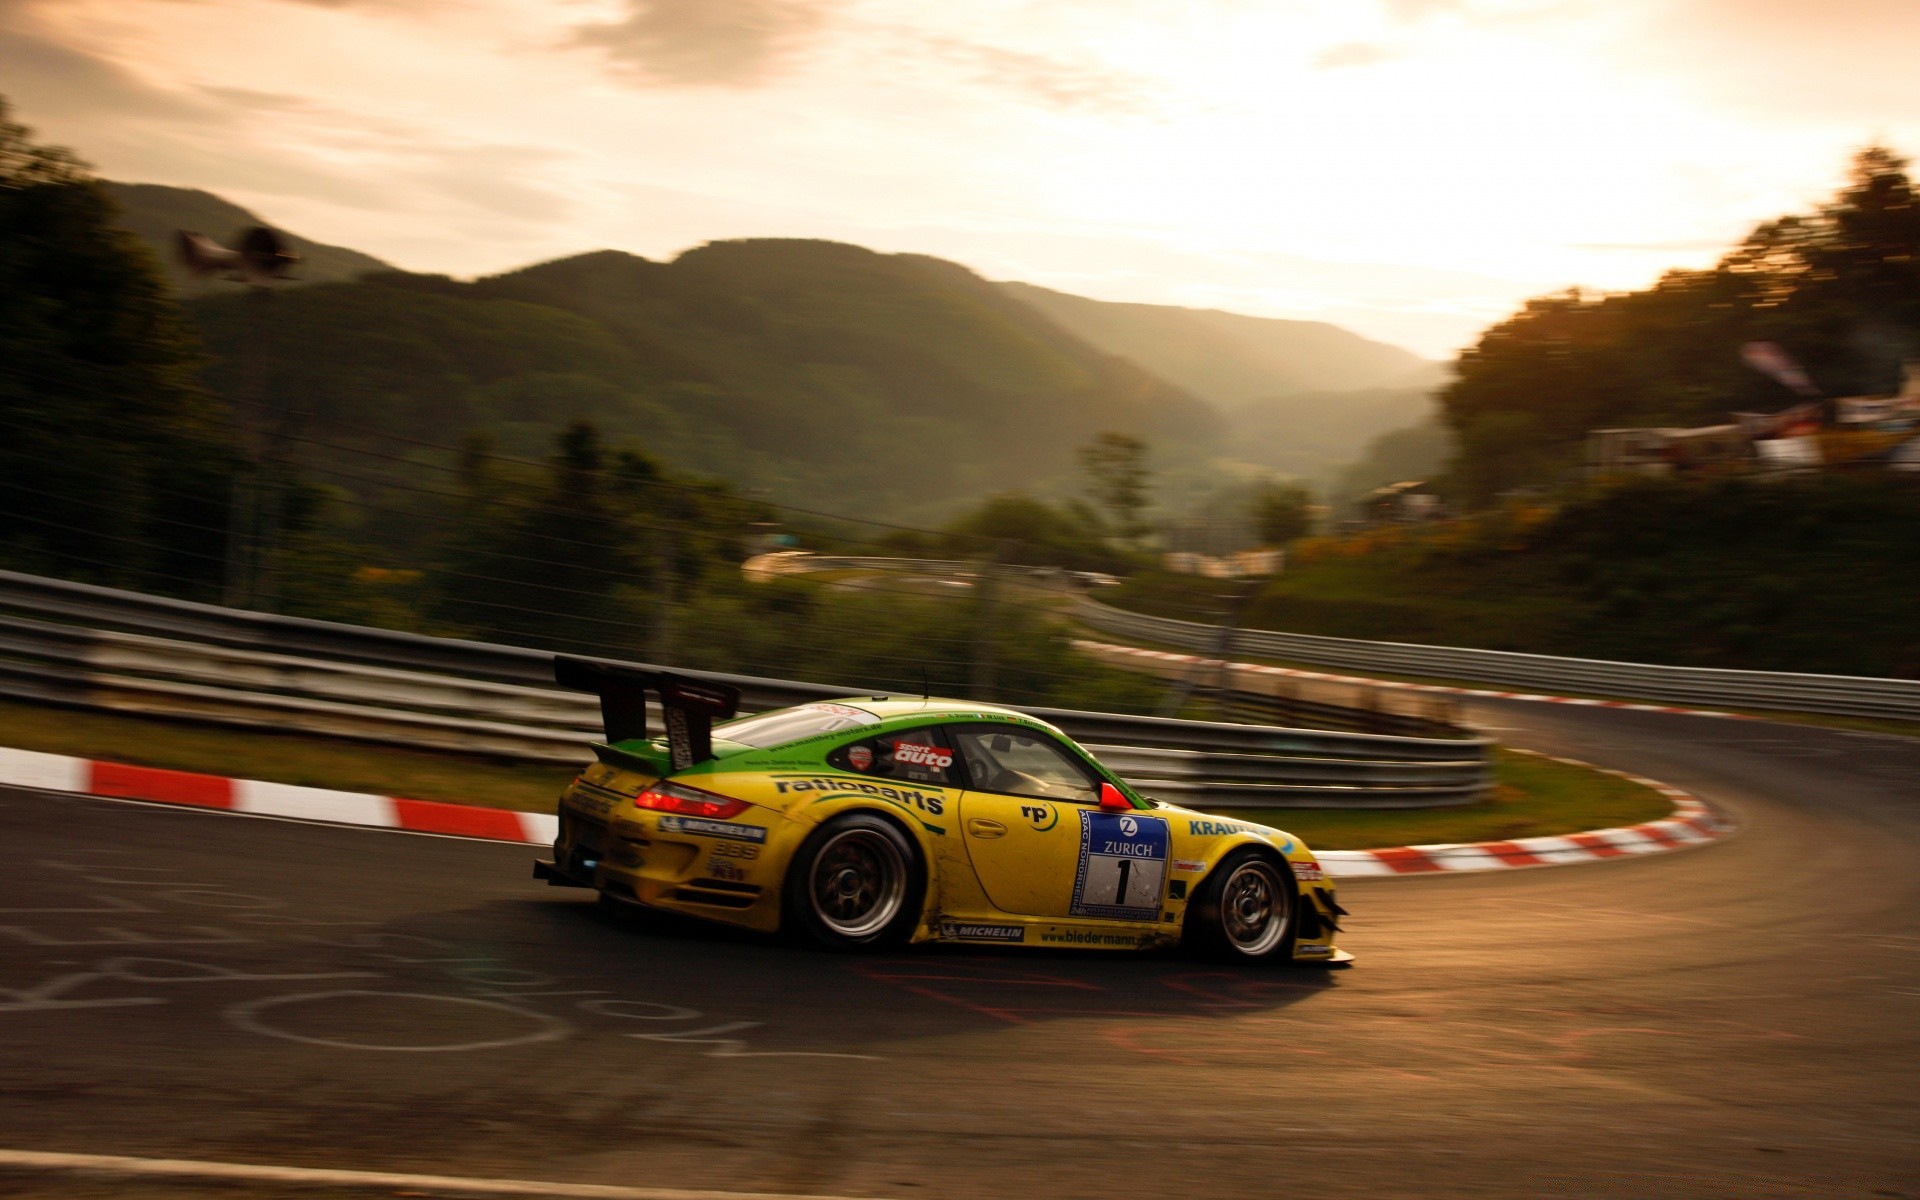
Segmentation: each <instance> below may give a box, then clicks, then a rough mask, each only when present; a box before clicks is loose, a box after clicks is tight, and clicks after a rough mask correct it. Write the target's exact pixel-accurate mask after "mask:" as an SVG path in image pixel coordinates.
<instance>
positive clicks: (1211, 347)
mask: <svg viewBox="0 0 1920 1200" xmlns="http://www.w3.org/2000/svg"><path fill="white" fill-rule="evenodd" d="M997 286H999V287H1000V288H1001V290H1003V291H1005V292H1006V293H1007V294H1008V295H1011V296H1015V297H1017V298H1019V299H1020V300H1022V301H1024V302H1025V303H1027V304H1031V305H1032V306H1033V307H1035V308H1037V309H1039V310H1040V311H1041V312H1043V313H1045V314H1047V316H1049V317H1051V318H1053V320H1054V321H1056V322H1058V323H1059V324H1060V325H1061V326H1062V327H1063V328H1065V329H1068V330H1070V331H1072V332H1073V333H1075V334H1076V335H1078V336H1080V337H1082V338H1084V339H1086V340H1087V341H1088V342H1091V343H1092V344H1093V345H1095V346H1098V347H1100V348H1101V349H1102V350H1105V351H1107V352H1108V353H1109V354H1124V355H1126V356H1127V357H1128V358H1131V359H1133V360H1134V361H1135V362H1137V363H1139V364H1140V365H1141V366H1143V367H1145V368H1146V369H1147V370H1149V371H1152V372H1153V373H1154V374H1156V375H1158V376H1160V377H1161V378H1162V379H1165V380H1167V381H1168V382H1170V383H1175V384H1178V385H1179V386H1181V387H1183V388H1185V389H1187V390H1188V391H1190V392H1192V393H1193V394H1194V395H1196V396H1199V397H1201V398H1202V399H1204V400H1210V401H1212V402H1213V403H1215V404H1218V405H1219V406H1220V407H1222V408H1226V409H1234V408H1239V407H1241V406H1243V405H1245V404H1247V403H1248V402H1249V401H1255V400H1261V399H1265V398H1267V397H1271V396H1285V395H1297V394H1301V393H1309V392H1348V391H1358V390H1360V389H1363V388H1399V387H1413V386H1431V385H1434V384H1437V383H1439V382H1440V381H1441V373H1440V366H1439V364H1438V363H1434V362H1430V361H1428V360H1427V359H1424V358H1421V357H1420V356H1418V355H1416V354H1414V353H1413V352H1412V351H1410V350H1403V349H1401V348H1400V347H1398V346H1389V345H1387V344H1386V343H1385V342H1376V341H1372V340H1370V339H1367V338H1363V337H1361V336H1360V335H1359V334H1357V333H1353V332H1351V331H1349V330H1345V329H1342V328H1340V327H1339V326H1338V325H1328V324H1326V323H1325V322H1321V321H1285V320H1280V319H1278V318H1274V317H1249V316H1245V315H1243V314H1240V313H1230V312H1221V311H1219V310H1218V309H1210V308H1180V307H1177V306H1174V305H1170V304H1124V303H1116V302H1113V301H1107V300H1089V299H1088V298H1086V297H1085V296H1073V295H1068V294H1067V293H1065V292H1056V291H1052V290H1050V289H1048V288H1043V287H1035V286H1034V285H1033V284H1030V283H1002V284H999V285H997Z"/></svg>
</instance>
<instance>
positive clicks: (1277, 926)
mask: <svg viewBox="0 0 1920 1200" xmlns="http://www.w3.org/2000/svg"><path fill="white" fill-rule="evenodd" d="M1293 900H1294V886H1293V875H1292V873H1291V872H1289V871H1288V870H1287V868H1286V867H1285V866H1284V865H1283V864H1282V863H1281V862H1280V861H1279V860H1278V859H1276V858H1274V857H1273V856H1272V855H1269V854H1265V853H1262V852H1261V851H1259V850H1253V849H1248V850H1242V851H1239V852H1238V853H1236V854H1233V855H1230V856H1229V857H1228V858H1227V860H1226V861H1225V862H1223V863H1221V864H1220V865H1219V866H1218V867H1216V868H1214V871H1213V874H1211V875H1209V876H1208V877H1207V881H1206V883H1205V884H1203V885H1202V887H1201V890H1200V895H1199V897H1198V898H1197V899H1196V900H1195V902H1194V904H1193V905H1192V906H1191V907H1190V908H1189V909H1188V910H1187V924H1186V937H1187V941H1188V942H1189V943H1191V944H1192V945H1194V946H1195V947H1196V948H1198V949H1200V950H1202V951H1204V952H1206V953H1209V954H1212V955H1213V956H1215V957H1217V958H1225V959H1229V960H1236V961H1240V962H1266V961H1284V960H1285V958H1286V956H1287V955H1288V954H1289V953H1290V952H1291V950H1292V947H1293Z"/></svg>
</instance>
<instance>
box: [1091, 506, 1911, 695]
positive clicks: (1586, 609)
mask: <svg viewBox="0 0 1920 1200" xmlns="http://www.w3.org/2000/svg"><path fill="white" fill-rule="evenodd" d="M1915 528H1920V489H1916V488H1915V486H1914V481H1913V480H1911V479H1908V478H1902V477H1900V476H1899V475H1898V474H1897V473H1893V472H1883V473H1878V474H1864V473H1863V474H1858V475H1846V474H1825V475H1812V476H1808V477H1805V478H1796V479H1791V480H1751V479H1740V478H1727V479H1709V480H1700V481H1693V480H1684V479H1671V478H1669V479H1657V478H1656V479H1640V480H1636V481H1633V482H1631V483H1630V484H1628V485H1624V486H1621V487H1618V488H1615V489H1613V490H1609V491H1597V492H1592V493H1589V494H1586V495H1583V496H1581V497H1579V498H1577V499H1574V500H1572V501H1570V502H1568V503H1566V504H1564V505H1563V506H1561V507H1558V508H1549V507H1544V506H1541V507H1523V506H1518V505H1515V506H1510V507H1506V508H1501V509H1495V510H1488V511H1486V512H1482V513H1478V514H1475V515H1474V516H1471V517H1468V518H1466V519H1463V520H1459V521H1450V522H1444V523H1438V524H1434V525H1429V526H1394V527H1388V528H1384V529H1373V530H1369V531H1366V532H1363V533H1358V534H1354V535H1351V536H1349V537H1344V538H1319V539H1309V540H1307V541H1304V542H1300V543H1298V544H1296V545H1295V547H1294V550H1293V554H1292V556H1291V558H1290V560H1289V562H1288V564H1287V570H1286V573H1285V574H1283V575H1280V576H1278V577H1277V578H1275V579H1273V580H1272V581H1270V582H1269V583H1267V584H1266V585H1265V586H1263V587H1262V589H1261V591H1260V593H1259V594H1258V596H1256V597H1255V598H1254V600H1253V601H1252V602H1251V603H1250V604H1249V605H1248V606H1247V608H1246V610H1245V612H1244V613H1243V615H1242V618H1241V619H1242V621H1243V622H1244V624H1245V626H1246V627H1247V628H1253V629H1283V630H1287V631H1289V632H1293V633H1312V634H1321V635H1325V636H1329V637H1349V638H1365V639H1369V640H1377V641H1388V642H1414V643H1421V644H1429V645H1441V646H1473V647H1478V648H1481V649H1487V650H1516V651H1523V652H1527V653H1533V654H1559V655H1571V656H1574V657H1578V658H1601V659H1612V660H1615V661H1624V662H1649V663H1670V664H1673V665H1676V666H1694V667H1733V668H1741V669H1745V670H1764V671H1813V672H1823V673H1830V674H1835V675H1873V676H1896V677H1900V678H1908V679H1911V678H1914V677H1916V676H1920V625H1916V623H1915V621H1914V619H1913V617H1914V597H1915V596H1920V542H1917V541H1916V540H1915V538H1914V536H1913V531H1914V529H1915ZM1116 592H1117V595H1113V596H1109V597H1103V599H1111V600H1112V601H1113V602H1115V603H1118V604H1120V605H1122V606H1123V607H1128V608H1136V609H1140V610H1143V611H1147V612H1154V613H1158V614H1161V615H1164V616H1175V617H1181V618H1184V619H1187V620H1213V619H1216V618H1215V616H1214V614H1217V613H1218V611H1219V603H1220V602H1219V588H1218V586H1217V585H1215V584H1214V583H1213V581H1211V580H1206V579H1196V578H1194V577H1191V576H1180V575H1168V574H1148V575H1142V576H1137V577H1135V578H1134V579H1132V580H1130V581H1129V582H1128V583H1127V584H1126V586H1125V587H1123V588H1120V589H1116Z"/></svg>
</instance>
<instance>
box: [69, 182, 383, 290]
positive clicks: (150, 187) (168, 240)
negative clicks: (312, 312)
mask: <svg viewBox="0 0 1920 1200" xmlns="http://www.w3.org/2000/svg"><path fill="white" fill-rule="evenodd" d="M100 186H101V187H103V188H105V189H106V192H107V194H108V195H109V196H111V197H112V198H113V200H114V203H116V204H118V205H119V206H120V212H121V217H120V221H119V224H120V227H121V228H122V229H125V230H127V231H128V232H129V233H132V234H133V235H134V236H135V237H137V238H139V239H140V240H141V241H142V242H145V243H146V245H147V248H148V249H149V250H151V251H153V255H154V257H155V258H156V259H158V260H159V261H160V264H161V266H162V267H164V268H165V270H166V276H167V281H168V282H169V283H172V284H173V285H174V286H175V287H181V286H182V285H190V286H191V287H193V288H194V289H196V290H206V289H221V290H228V289H234V288H238V287H239V286H240V285H239V284H233V283H227V282H225V281H223V280H205V281H193V280H190V279H189V278H188V276H187V273H186V272H185V271H183V270H181V269H180V266H179V264H178V263H177V262H176V261H175V260H174V249H173V244H174V235H175V233H176V232H177V231H179V230H182V229H185V230H189V231H191V232H193V233H203V234H205V235H207V236H208V237H210V238H212V239H213V240H214V241H216V242H219V243H221V244H222V245H227V246H231V245H233V244H235V243H236V242H237V241H238V240H239V239H238V237H237V236H236V235H237V234H239V232H240V231H242V230H244V229H247V228H248V227H250V226H254V225H265V224H267V223H268V222H266V221H263V220H261V219H260V218H259V217H256V216H254V215H253V214H252V213H250V212H248V211H247V210H246V209H244V208H241V207H240V206H239V205H237V204H234V203H232V202H231V201H227V200H222V199H221V198H220V197H218V196H216V195H214V194H213V193H211V192H203V191H200V190H198V189H197V188H177V187H166V186H164V185H162V184H157V183H112V182H108V181H102V182H101V184H100ZM275 228H278V226H276V227H275ZM281 232H282V233H286V231H285V230H281ZM286 237H287V240H288V242H290V243H291V244H292V246H293V251H294V253H296V254H298V255H299V256H300V265H299V266H298V267H296V268H295V269H294V276H295V277H296V278H297V279H298V280H299V281H300V282H302V283H332V282H335V281H337V280H343V279H355V278H358V277H359V276H361V275H365V274H367V273H369V272H371V271H390V270H392V269H393V268H391V267H389V266H388V265H387V264H386V263H383V262H381V261H380V260H379V259H377V258H374V257H373V256H372V255H369V254H362V253H360V252H359V251H358V250H348V249H345V248H344V247H341V246H327V245H323V244H321V243H319V242H315V241H309V240H308V239H306V238H303V237H300V236H299V235H298V234H291V233H287V234H286Z"/></svg>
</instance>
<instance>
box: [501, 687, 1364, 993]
mask: <svg viewBox="0 0 1920 1200" xmlns="http://www.w3.org/2000/svg"><path fill="white" fill-rule="evenodd" d="M554 673H555V677H556V679H557V680H558V681H559V682H560V683H561V684H562V685H564V686H567V687H572V688H577V689H579V690H582V691H591V692H594V693H596V694H598V695H599V696H600V701H601V713H602V717H603V720H604V723H605V725H606V731H607V740H606V741H605V742H603V743H596V744H595V745H594V754H595V756H596V758H597V759H598V761H597V762H595V763H594V764H593V765H591V766H589V767H588V768H587V769H586V770H585V771H584V772H582V773H581V775H580V777H579V778H578V779H576V780H575V781H574V782H573V784H572V785H571V786H570V787H568V788H567V790H566V792H565V794H564V795H562V796H561V798H560V822H559V830H560V831H559V837H558V839H557V840H556V841H555V843H554V847H553V849H554V859H553V861H552V862H539V863H536V864H535V866H534V874H535V876H536V877H537V878H542V879H545V880H547V881H548V882H549V883H553V884H556V885H563V886H578V887H591V888H594V889H597V890H598V891H599V893H600V895H601V897H602V899H603V900H604V901H607V902H610V903H613V904H616V905H637V906H643V907H645V908H650V909H663V910H668V911H671V912H676V913H681V914H685V915H690V916H697V917H703V918H706V919H709V920H714V921H720V922H724V923H726V924H730V925H739V926H744V927H746V928H749V929H756V930H762V931H766V932H774V931H778V930H784V931H787V932H789V933H792V934H795V935H798V936H800V937H803V938H805V939H807V940H811V941H813V942H816V943H819V944H822V945H825V946H829V947H833V948H838V949H856V948H880V947H891V946H898V945H902V944H905V943H909V942H991V943H1005V944H1007V945H1022V946H1052V947H1071V946H1079V947H1089V948H1096V949H1146V948H1153V947H1161V946H1172V945H1184V946H1187V947H1189V948H1195V949H1199V950H1203V951H1206V952H1209V953H1211V954H1214V955H1216V956H1220V957H1225V958H1228V959H1237V960H1242V961H1275V962H1300V963H1331V962H1344V961H1347V960H1348V958H1349V956H1348V955H1346V954H1344V953H1343V952H1341V951H1339V950H1336V949H1335V948H1334V944H1333V938H1334V933H1335V931H1336V930H1337V928H1338V922H1339V918H1340V917H1341V915H1343V913H1344V911H1345V910H1343V909H1342V908H1341V907H1340V905H1339V903H1338V902H1337V901H1336V900H1335V898H1334V885H1333V882H1332V880H1330V879H1328V878H1327V877H1326V875H1325V874H1324V873H1323V872H1322V870H1321V868H1320V864H1319V863H1318V862H1317V861H1315V859H1314V856H1313V852H1312V851H1310V850H1308V849H1307V847H1306V846H1305V845H1303V844H1302V843H1301V842H1300V841H1299V839H1297V838H1294V837H1290V836H1289V835H1287V834H1285V833H1282V832H1280V831H1279V830H1275V829H1269V828H1267V827H1265V826H1262V825H1255V824H1251V823H1249V822H1246V821H1235V820H1230V819H1228V818H1224V817H1220V816H1216V815H1212V814H1208V813H1200V812H1192V811H1189V810H1187V809H1183V808H1176V807H1174V806H1172V805H1169V804H1163V803H1160V802H1157V801H1154V800H1150V799H1148V798H1146V797H1144V796H1142V795H1140V794H1139V793H1138V792H1137V791H1135V790H1134V789H1133V788H1132V787H1131V786H1129V785H1128V784H1127V783H1126V782H1125V781H1124V780H1122V779H1120V778H1119V777H1118V776H1116V775H1114V774H1113V772H1111V771H1109V770H1107V769H1106V768H1105V767H1103V766H1101V765H1100V763H1099V762H1098V761H1096V760H1095V759H1094V758H1093V756H1092V755H1090V754H1088V753H1087V752H1086V751H1085V750H1084V749H1082V748H1081V747H1080V746H1079V745H1077V744H1075V743H1074V741H1073V740H1072V739H1071V738H1069V737H1067V736H1066V735H1065V734H1063V733H1061V732H1060V731H1059V730H1058V729H1056V728H1054V727H1053V726H1051V725H1049V724H1047V723H1046V722H1044V721H1039V720H1036V719H1034V718H1033V717H1031V716H1028V715H1026V714H1024V713H1020V712H1016V711H1014V710H1011V709H1006V708H999V707H995V706H992V705H984V704H974V703H968V702H964V701H956V700H938V699H911V700H905V699H898V698H886V697H876V698H857V697H856V698H847V699H841V700H834V701H831V702H819V703H810V704H801V705H798V706H797V707H793V708H784V709H778V710H775V711H773V712H765V713H760V714H757V715H754V716H748V717H743V718H740V719H736V720H727V718H730V717H732V716H733V715H734V712H735V711H736V710H737V708H738V702H739V695H738V692H737V691H735V689H733V688H730V687H726V686H724V685H719V684H715V683H712V682H710V681H706V680H700V679H695V678H692V677H682V676H676V675H670V674H667V673H664V672H655V671H642V670H638V669H635V668H629V667H621V666H616V665H613V664H607V663H601V662H596V661H592V660H587V659H574V658H558V659H556V660H555V669H554ZM649 691H651V692H654V693H655V694H657V696H658V697H659V703H660V709H661V712H662V714H663V716H664V719H665V725H666V731H665V736H663V737H649V736H648V731H647V693H648V692H649ZM715 720H719V721H721V722H722V723H720V724H714V722H715Z"/></svg>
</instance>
